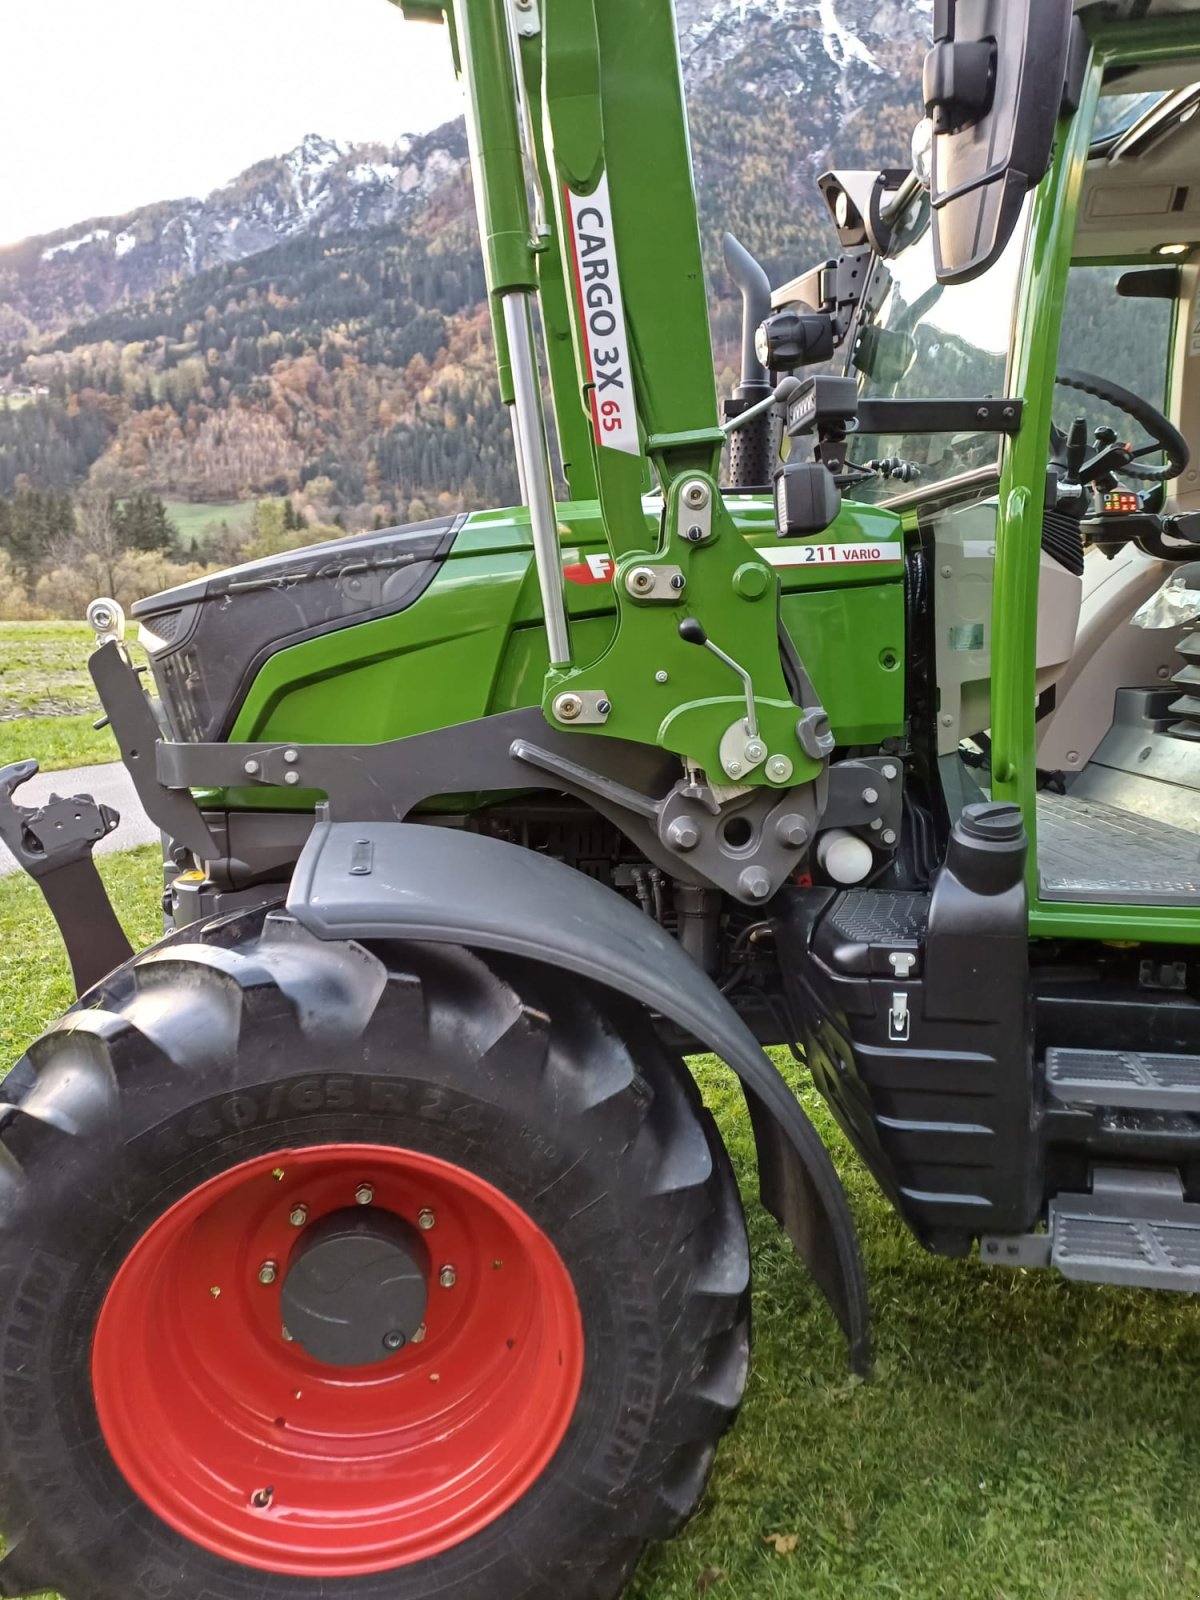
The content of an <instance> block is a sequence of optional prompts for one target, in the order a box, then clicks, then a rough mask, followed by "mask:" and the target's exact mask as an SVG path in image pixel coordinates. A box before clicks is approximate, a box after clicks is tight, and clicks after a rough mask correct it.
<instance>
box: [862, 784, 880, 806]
mask: <svg viewBox="0 0 1200 1600" xmlns="http://www.w3.org/2000/svg"><path fill="white" fill-rule="evenodd" d="M862 797H863V803H864V805H868V806H873V805H877V804H878V801H879V790H878V789H872V788H870V787H868V788H866V789H864V790H863V793H862Z"/></svg>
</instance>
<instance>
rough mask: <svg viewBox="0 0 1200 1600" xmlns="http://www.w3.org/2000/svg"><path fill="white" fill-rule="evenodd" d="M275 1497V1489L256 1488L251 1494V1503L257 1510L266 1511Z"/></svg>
mask: <svg viewBox="0 0 1200 1600" xmlns="http://www.w3.org/2000/svg"><path fill="white" fill-rule="evenodd" d="M274 1498H275V1491H274V1489H255V1491H254V1493H253V1494H252V1495H251V1496H250V1504H251V1505H252V1506H253V1507H254V1508H255V1510H256V1511H265V1510H266V1509H267V1507H268V1506H269V1505H270V1504H271V1501H272V1500H273V1499H274Z"/></svg>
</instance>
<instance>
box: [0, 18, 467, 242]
mask: <svg viewBox="0 0 1200 1600" xmlns="http://www.w3.org/2000/svg"><path fill="white" fill-rule="evenodd" d="M0 61H3V62H4V63H5V73H4V96H3V99H2V100H0V244H9V243H12V242H14V241H16V240H18V239H23V238H26V237H28V236H29V235H30V234H38V233H48V232H50V231H52V230H53V229H55V228H61V227H66V226H68V225H70V224H72V223H75V222H81V221H83V220H85V219H86V218H89V217H94V216H102V215H105V214H109V213H119V212H122V211H128V210H131V209H132V208H133V207H135V206H141V205H146V204H148V203H149V202H151V201H154V200H169V199H174V198H177V197H179V196H182V195H192V194H196V195H206V194H207V193H208V192H209V191H210V190H212V189H215V188H217V187H218V186H219V185H220V184H222V183H226V182H228V180H229V179H230V178H233V177H235V176H236V175H237V174H238V173H239V172H241V171H242V170H243V169H244V168H246V167H248V166H250V165H251V163H253V162H255V161H258V160H261V159H262V158H263V157H264V156H271V155H279V154H281V153H282V152H283V151H285V150H290V149H291V148H292V147H293V146H295V145H297V144H299V142H300V140H301V139H302V138H303V137H304V135H305V134H306V133H320V134H323V135H325V136H326V137H327V138H332V139H343V140H349V141H359V140H368V139H382V140H386V141H391V140H394V139H396V138H398V137H399V136H400V135H401V134H403V133H423V132H425V131H427V130H428V129H430V128H433V127H436V126H437V125H438V123H440V122H444V121H445V120H446V119H447V118H448V117H452V116H455V115H457V113H458V111H459V108H460V99H459V91H458V87H457V85H456V83H455V81H454V74H453V70H452V68H451V64H450V46H449V42H448V40H447V38H446V31H445V29H444V28H442V27H438V26H435V25H432V24H429V23H416V22H405V20H404V19H403V17H402V16H401V15H400V12H399V11H398V10H397V9H396V8H395V6H392V5H390V4H388V0H0Z"/></svg>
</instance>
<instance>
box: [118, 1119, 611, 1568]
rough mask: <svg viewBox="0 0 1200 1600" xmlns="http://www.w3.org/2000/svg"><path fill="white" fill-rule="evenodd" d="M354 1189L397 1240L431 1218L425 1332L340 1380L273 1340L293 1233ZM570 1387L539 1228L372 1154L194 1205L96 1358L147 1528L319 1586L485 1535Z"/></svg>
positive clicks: (556, 1424) (164, 1240)
mask: <svg viewBox="0 0 1200 1600" xmlns="http://www.w3.org/2000/svg"><path fill="white" fill-rule="evenodd" d="M364 1184H368V1185H370V1186H371V1188H372V1190H373V1201H372V1203H373V1204H374V1205H376V1206H381V1207H383V1208H384V1209H386V1210H388V1211H391V1212H393V1213H395V1214H396V1215H398V1216H400V1217H404V1218H407V1219H408V1220H409V1221H413V1222H415V1221H417V1219H418V1217H419V1215H420V1213H421V1212H422V1211H428V1212H432V1213H433V1216H434V1226H433V1227H432V1228H430V1229H429V1230H428V1231H427V1232H426V1233H425V1235H424V1237H425V1238H426V1240H427V1242H428V1245H429V1249H430V1255H431V1261H432V1262H433V1270H432V1273H431V1282H430V1286H429V1301H428V1308H427V1312H426V1318H425V1328H426V1333H425V1337H424V1339H423V1340H422V1341H421V1342H419V1343H417V1342H413V1343H411V1344H409V1345H408V1347H407V1348H406V1349H404V1350H402V1351H400V1352H399V1353H398V1354H396V1355H394V1356H390V1357H386V1358H385V1359H383V1360H381V1361H380V1362H378V1363H372V1364H371V1365H368V1366H360V1367H331V1366H326V1365H322V1364H321V1363H320V1362H318V1361H315V1360H314V1359H312V1358H311V1357H310V1356H308V1355H307V1354H306V1353H305V1352H304V1350H302V1349H301V1348H300V1346H299V1345H298V1344H295V1343H286V1342H285V1341H284V1339H283V1337H282V1325H281V1321H280V1290H281V1284H282V1280H283V1277H284V1275H285V1270H286V1263H287V1260H288V1257H289V1254H290V1253H291V1251H292V1250H293V1249H294V1248H295V1246H296V1243H297V1239H298V1237H299V1233H298V1231H297V1228H296V1226H294V1225H293V1223H292V1221H291V1216H292V1213H293V1211H294V1210H295V1209H296V1208H298V1207H300V1206H304V1207H306V1208H307V1215H308V1218H309V1219H310V1220H314V1221H315V1220H317V1219H318V1218H320V1217H322V1216H324V1215H325V1214H326V1213H328V1212H332V1211H337V1210H339V1209H342V1208H344V1207H345V1206H346V1205H347V1204H352V1203H353V1200H354V1197H355V1194H356V1191H357V1190H358V1189H359V1188H360V1187H361V1186H362V1185H364ZM425 1220H426V1221H428V1218H426V1219H425ZM265 1262H276V1263H278V1267H279V1270H278V1274H277V1277H276V1280H275V1281H274V1282H272V1283H270V1284H264V1283H262V1282H261V1281H260V1268H261V1266H262V1264H263V1263H265ZM441 1265H452V1266H453V1268H454V1282H453V1286H452V1288H450V1289H444V1288H442V1287H441V1285H440V1283H439V1276H440V1272H439V1268H440V1266H441ZM582 1377H583V1326H582V1322H581V1319H580V1315H579V1306H578V1302H577V1300H576V1297H575V1292H574V1288H573V1286H572V1283H571V1279H570V1277H569V1275H568V1273H567V1269H566V1267H565V1266H564V1265H563V1263H562V1260H561V1258H560V1257H559V1255H558V1253H557V1251H556V1250H555V1249H554V1246H553V1245H552V1244H551V1243H550V1241H549V1239H547V1237H546V1235H545V1234H544V1233H543V1232H542V1231H541V1229H540V1228H538V1227H537V1225H536V1224H535V1223H534V1222H533V1221H532V1220H531V1219H530V1218H529V1217H528V1216H527V1215H526V1214H525V1212H524V1211H522V1210H521V1209H520V1207H519V1206H517V1205H515V1204H514V1203H513V1202H512V1201H511V1200H509V1199H508V1198H507V1196H505V1195H503V1194H501V1192H500V1191H499V1190H498V1189H496V1188H494V1187H493V1185H491V1184H489V1183H487V1182H485V1181H484V1180H483V1179H482V1178H479V1177H476V1176H475V1175H474V1174H473V1173H471V1172H468V1171H465V1170H464V1169H463V1168H461V1167H456V1166H453V1165H451V1164H450V1163H448V1162H445V1161H440V1160H438V1159H436V1158H435V1157H433V1156H427V1155H421V1154H419V1153H417V1152H415V1151H411V1150H397V1149H391V1148H388V1147H386V1146H380V1145H317V1146H310V1147H307V1148H304V1149H299V1150H288V1151H276V1152H274V1153H273V1154H271V1155H268V1156H262V1157H259V1158H257V1159H255V1160H253V1161H247V1162H244V1163H242V1164H241V1165H240V1166H237V1167H234V1168H232V1169H231V1170H230V1171H228V1172H224V1173H222V1174H221V1175H220V1176H219V1177H216V1178H213V1179H211V1180H210V1181H209V1182H207V1183H205V1184H202V1185H201V1186H200V1187H199V1188H197V1189H195V1190H193V1191H192V1192H191V1193H190V1194H188V1195H187V1196H185V1197H184V1199H182V1200H180V1201H178V1202H177V1203H176V1204H175V1205H174V1206H172V1207H171V1209H170V1210H169V1211H167V1212H165V1213H164V1214H163V1215H162V1216H161V1217H160V1218H159V1219H158V1220H157V1221H156V1222H155V1223H154V1224H153V1225H152V1226H151V1227H150V1229H149V1230H148V1232H147V1233H146V1234H144V1235H143V1237H142V1238H141V1239H140V1240H139V1241H138V1243H137V1244H136V1245H135V1246H134V1248H133V1250H132V1251H131V1252H130V1254H129V1255H128V1256H127V1258H126V1259H125V1261H124V1262H123V1263H122V1265H121V1267H120V1270H119V1271H118V1272H117V1275H116V1277H115V1278H114V1280H113V1282H112V1285H111V1287H110V1288H109V1291H108V1294H107V1295H106V1297H105V1300H104V1304H103V1306H102V1307H101V1311H100V1317H99V1320H98V1322H97V1325H96V1336H95V1341H94V1344H93V1348H92V1383H93V1389H94V1394H95V1401H96V1410H97V1413H98V1415H99V1419H100V1427H101V1429H102V1431H103V1434H104V1438H105V1441H106V1443H107V1445H108V1448H109V1450H110V1452H111V1453H112V1456H113V1459H114V1461H115V1462H116V1463H117V1466H118V1467H119V1468H120V1470H121V1472H122V1473H123V1475H124V1477H125V1478H126V1480H127V1482H128V1483H129V1485H130V1486H131V1488H132V1489H133V1490H134V1491H135V1492H136V1493H137V1494H138V1495H139V1496H140V1497H141V1499H142V1500H143V1501H144V1502H145V1503H146V1504H147V1505H148V1506H149V1507H150V1508H151V1510H152V1511H154V1512H155V1513H156V1514H157V1515H158V1516H159V1517H161V1518H162V1520H163V1521H164V1522H166V1523H168V1524H169V1525H170V1526H171V1527H172V1528H174V1529H176V1531H177V1532H179V1533H181V1534H183V1535H184V1536H185V1537H187V1538H188V1539H191V1540H193V1541H194V1542H195V1543H196V1544H198V1545H202V1546H204V1548H206V1549H208V1550H212V1551H214V1552H215V1553H216V1554H218V1555H220V1556H225V1557H227V1558H228V1559H229V1560H232V1561H237V1562H240V1563H242V1564H243V1565H246V1566H251V1567H256V1568H259V1569H262V1570H265V1571H268V1572H281V1573H292V1574H296V1575H301V1576H311V1577H320V1576H329V1577H344V1576H349V1575H352V1574H355V1573H367V1572H380V1571H384V1570H386V1569H387V1568H389V1567H395V1566H403V1565H406V1564H408V1563H410V1562H414V1561H421V1560H424V1559H427V1558H428V1557H430V1556H433V1555H436V1554H437V1553H438V1552H439V1551H442V1550H446V1549H449V1548H450V1547H452V1546H453V1545H456V1544H459V1543H460V1542H461V1541H462V1540H464V1539H467V1538H469V1537H471V1535H473V1534H475V1533H478V1532H479V1531H480V1530H481V1529H483V1528H485V1527H487V1525H488V1524H489V1523H491V1522H493V1521H494V1520H495V1519H496V1518H497V1517H499V1516H500V1515H501V1514H502V1513H503V1512H504V1511H506V1510H507V1509H508V1508H509V1507H510V1506H511V1505H513V1504H514V1503H515V1502H516V1501H517V1500H519V1499H520V1497H521V1496H522V1495H523V1494H524V1493H525V1492H526V1490H527V1489H528V1488H529V1487H530V1485H531V1484H532V1483H533V1482H534V1480H535V1479H536V1478H537V1477H538V1475H539V1474H540V1473H541V1472H542V1470H543V1469H544V1468H545V1466H546V1465H547V1463H548V1462H549V1460H550V1458H551V1456H552V1455H553V1454H554V1452H555V1450H556V1449H557V1448H558V1446H559V1444H560V1443H561V1442H562V1438H563V1435H564V1434H565V1433H566V1430H567V1426H568V1424H569V1423H570V1420H571V1417H572V1415H573V1413H574V1410H575V1404H576V1401H577V1399H578V1395H579V1388H580V1384H581V1382H582Z"/></svg>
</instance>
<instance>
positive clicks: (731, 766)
mask: <svg viewBox="0 0 1200 1600" xmlns="http://www.w3.org/2000/svg"><path fill="white" fill-rule="evenodd" d="M741 770H742V763H741V762H740V761H727V762H726V763H725V771H726V772H727V773H728V774H729V776H730V777H731V778H736V777H737V775H738V773H739V772H740V771H741Z"/></svg>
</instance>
